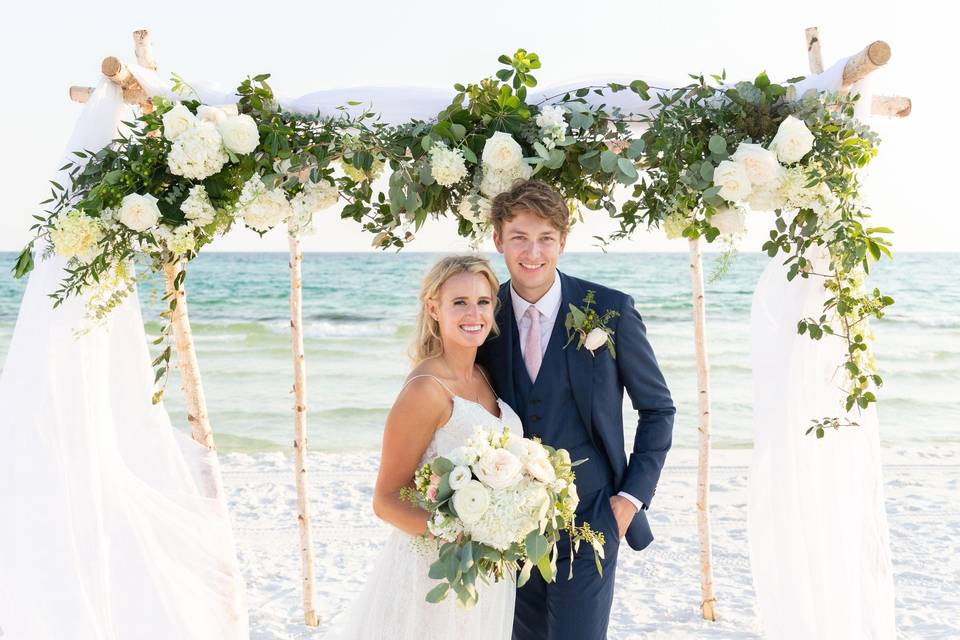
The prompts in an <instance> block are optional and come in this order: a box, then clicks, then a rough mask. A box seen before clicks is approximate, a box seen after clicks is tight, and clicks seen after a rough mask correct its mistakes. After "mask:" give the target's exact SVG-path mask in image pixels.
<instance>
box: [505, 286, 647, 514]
mask: <svg viewBox="0 0 960 640" xmlns="http://www.w3.org/2000/svg"><path fill="white" fill-rule="evenodd" d="M510 300H511V301H512V302H513V317H514V318H516V320H517V330H518V331H519V332H520V354H521V355H526V354H525V353H524V350H525V349H526V345H527V335H528V334H529V333H530V324H531V323H530V319H529V317H528V316H527V309H529V308H530V307H536V308H537V311H539V312H540V351H541V353H540V356H541V359H542V358H543V357H544V356H546V354H547V345H548V344H549V343H550V338H551V336H553V327H554V325H555V324H556V322H557V316H558V315H559V314H560V305H561V304H562V303H563V292H562V290H561V288H560V274H559V272H557V273H556V274H555V275H554V278H553V284H552V285H551V286H550V288H549V289H547V292H546V293H545V294H543V296H542V297H541V298H540V299H539V300H537V301H536V302H529V301H527V300H524V299H523V298H521V297H520V294H519V293H517V291H516V289H514V288H513V284H512V283H511V285H510ZM617 495H619V496H622V497H624V498H626V499H627V500H629V501H630V504H632V505H633V506H634V507H635V508H636V510H637V511H640V509H642V508H643V503H642V502H640V501H639V500H637V499H636V498H635V497H633V496H632V495H630V494H629V493H625V492H623V491H621V492H620V493H618V494H617Z"/></svg>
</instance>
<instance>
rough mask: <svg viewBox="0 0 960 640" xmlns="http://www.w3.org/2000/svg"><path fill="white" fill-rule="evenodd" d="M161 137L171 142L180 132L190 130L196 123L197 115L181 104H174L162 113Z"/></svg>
mask: <svg viewBox="0 0 960 640" xmlns="http://www.w3.org/2000/svg"><path fill="white" fill-rule="evenodd" d="M160 120H161V122H163V137H164V138H166V139H167V140H170V141H171V142H172V141H174V140H176V139H177V138H179V137H180V134H182V133H184V132H186V131H188V130H190V129H192V128H193V126H194V125H195V124H196V123H197V116H195V115H193V113H191V112H190V109H187V108H186V107H185V106H183V105H182V104H178V105H176V106H174V107H173V108H172V109H170V111H167V112H166V113H165V114H163V117H162V118H161V119H160Z"/></svg>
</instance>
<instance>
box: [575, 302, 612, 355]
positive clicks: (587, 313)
mask: <svg viewBox="0 0 960 640" xmlns="http://www.w3.org/2000/svg"><path fill="white" fill-rule="evenodd" d="M596 301H597V299H596V296H595V293H594V292H593V291H587V295H586V296H584V298H583V306H582V307H578V306H576V305H573V304H571V305H570V312H569V313H567V318H566V321H565V322H564V326H566V328H567V344H566V345H564V348H567V347H568V346H569V345H570V343H571V342H573V339H574V338H579V340H578V342H577V350H579V349H580V347H586V349H587V351H589V352H590V354H591V355H594V356H595V355H596V351H597V349H600V348H601V347H603V346H604V345H607V348H609V349H610V355H611V356H612V357H613V358H614V359H616V358H617V351H616V349H615V348H614V342H613V333H614V332H613V329H611V328H610V327H608V326H607V323H608V322H610V320H612V319H614V318H616V317H617V316H619V315H620V312H619V311H613V310H608V311H606V312H604V314H603V315H602V316H601V315H599V314H598V313H597V312H596V310H595V309H591V308H590V307H591V305H592V304H594V303H595V302H596Z"/></svg>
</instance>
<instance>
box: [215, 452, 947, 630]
mask: <svg viewBox="0 0 960 640" xmlns="http://www.w3.org/2000/svg"><path fill="white" fill-rule="evenodd" d="M695 455H696V453H695V452H694V451H673V452H671V455H670V457H669V459H668V461H667V467H666V468H665V469H664V473H663V476H662V479H661V483H660V486H659V487H658V490H657V500H656V504H655V505H654V508H653V509H652V510H651V512H650V518H651V525H652V527H653V530H654V535H656V537H657V539H656V541H655V542H654V544H653V545H652V546H651V547H649V548H648V549H647V550H645V551H642V552H634V551H631V550H629V549H626V548H625V550H624V551H623V552H622V553H621V554H620V561H619V565H618V575H617V593H616V598H615V601H614V605H613V613H612V616H611V622H610V631H609V637H610V638H612V639H616V640H619V639H626V638H657V639H666V638H670V639H673V638H716V639H719V638H729V639H738V640H740V639H744V638H760V637H762V630H761V629H760V626H759V622H758V620H757V616H756V612H755V609H754V593H753V584H752V582H751V577H750V561H749V555H748V551H747V540H746V503H747V473H748V465H749V456H750V452H749V451H731V450H717V451H714V458H713V476H712V500H713V507H712V523H713V533H714V535H713V539H714V567H715V568H714V571H715V583H716V592H717V598H718V610H719V614H720V620H719V621H718V622H716V623H707V622H704V621H702V620H701V619H700V617H699V608H698V602H699V569H698V567H699V564H698V555H697V532H696V517H695V510H694V493H695V487H696V464H695V463H696V460H695ZM377 462H378V454H374V453H354V454H338V455H334V454H311V468H310V474H311V475H310V485H311V492H312V494H311V498H312V501H313V509H314V511H313V514H314V529H313V533H314V544H315V548H316V557H317V566H316V570H317V596H318V598H317V600H318V602H317V605H318V611H319V614H320V617H321V626H320V628H319V629H311V628H309V627H306V626H304V625H303V624H302V605H301V603H302V600H301V590H300V579H299V578H300V555H299V543H298V533H297V522H296V496H295V494H294V487H293V465H292V462H291V460H290V459H289V458H287V457H285V456H284V455H281V454H258V455H253V456H251V455H244V454H231V455H227V456H224V457H223V459H222V464H223V470H224V482H225V485H226V488H227V491H228V499H229V503H230V508H231V511H232V515H233V524H234V530H235V532H236V536H237V544H238V547H239V553H240V561H241V566H242V568H243V572H244V576H245V578H246V581H247V590H248V596H247V597H248V603H249V606H250V624H251V637H252V638H253V639H254V640H268V639H270V640H273V639H283V638H322V637H323V635H324V631H325V629H326V628H328V625H329V624H330V621H331V620H332V619H333V617H334V616H336V614H337V613H339V612H340V611H341V610H342V609H343V608H344V607H345V606H346V605H347V604H348V603H349V602H350V601H351V599H352V598H353V597H354V596H355V594H357V593H358V591H359V590H360V587H361V585H362V584H363V581H364V580H365V579H366V575H367V572H368V571H369V563H370V562H371V560H372V559H373V558H374V557H375V554H376V552H377V550H378V548H379V544H380V542H381V541H382V540H383V539H384V537H385V536H386V534H387V532H388V529H387V526H386V525H384V524H383V523H381V522H379V521H378V520H376V519H375V517H374V516H373V513H372V512H371V510H370V500H371V494H372V487H373V481H374V477H375V473H376V467H377ZM884 462H885V467H884V473H885V478H886V499H887V511H888V514H889V520H890V542H891V545H892V553H893V562H894V575H895V580H896V590H897V625H898V628H899V637H901V638H960V500H958V498H960V491H958V489H960V487H958V478H960V447H956V446H951V447H939V448H938V447H936V446H933V445H924V447H923V448H917V449H904V448H896V449H893V448H888V449H885V450H884Z"/></svg>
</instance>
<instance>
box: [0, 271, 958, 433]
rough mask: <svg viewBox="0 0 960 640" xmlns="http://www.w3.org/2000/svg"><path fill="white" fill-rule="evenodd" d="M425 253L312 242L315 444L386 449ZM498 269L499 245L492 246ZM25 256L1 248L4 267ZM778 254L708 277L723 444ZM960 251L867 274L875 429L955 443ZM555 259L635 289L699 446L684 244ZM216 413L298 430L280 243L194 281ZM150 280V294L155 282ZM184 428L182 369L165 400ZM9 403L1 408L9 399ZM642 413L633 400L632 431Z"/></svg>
mask: <svg viewBox="0 0 960 640" xmlns="http://www.w3.org/2000/svg"><path fill="white" fill-rule="evenodd" d="M435 257H436V256H435V255H431V254H424V253H403V254H381V253H362V254H361V253H358V254H330V253H315V254H307V255H306V256H305V259H304V266H303V268H304V320H305V332H306V350H307V369H308V376H309V378H308V404H309V407H310V413H309V416H308V421H309V431H310V439H311V446H312V447H313V448H314V449H321V450H328V451H330V450H345V449H371V448H377V447H379V442H380V433H381V429H382V426H383V420H384V417H385V416H386V412H387V410H388V408H389V407H390V405H391V403H392V401H393V398H394V396H395V395H396V393H397V391H398V390H399V388H400V385H401V383H402V381H403V379H404V377H405V375H406V372H407V370H408V367H409V362H408V360H407V358H406V348H407V344H408V341H409V340H410V337H411V333H412V326H413V319H414V315H415V312H416V294H417V290H418V287H419V282H420V278H421V276H422V274H423V272H424V271H425V269H426V268H427V267H428V266H429V265H430V263H431V262H432V261H433V260H434V259H435ZM491 257H492V259H493V262H494V264H495V266H496V267H497V271H498V273H499V274H500V275H501V277H505V276H506V270H505V268H503V266H502V262H501V261H500V259H499V256H497V255H493V256H491ZM14 258H15V255H14V254H12V253H0V264H3V265H5V266H10V265H12V264H13V260H14ZM767 260H768V258H766V256H764V255H761V254H739V255H737V256H736V258H735V260H734V262H733V264H732V266H731V267H730V269H729V271H728V272H727V273H726V274H725V275H724V276H723V277H722V278H721V279H720V280H718V281H716V282H714V283H712V284H708V286H707V316H708V318H707V323H708V343H709V349H710V352H709V354H710V362H711V367H712V368H711V376H712V386H713V416H714V427H713V429H714V446H716V447H728V448H729V447H749V446H750V442H751V433H752V429H753V427H752V423H751V380H750V365H749V353H748V350H749V341H748V337H747V333H746V332H747V330H748V326H749V316H750V302H751V295H752V292H753V289H754V286H755V284H756V282H757V279H758V278H759V276H760V273H761V271H762V270H763V267H764V265H765V264H766V261H767ZM715 261H716V256H709V255H708V256H707V257H706V265H705V268H706V270H707V273H708V274H710V273H711V272H712V270H713V269H714V268H715V267H716V263H715ZM958 264H960V254H956V253H904V254H899V255H898V256H897V258H896V260H895V261H893V262H890V263H887V264H883V265H881V266H880V268H878V269H877V271H876V273H875V274H874V275H873V278H872V282H873V283H874V284H875V285H876V286H879V287H881V289H883V290H884V291H885V292H888V293H889V294H890V295H892V296H894V298H895V299H896V301H897V304H896V305H895V306H894V307H893V308H892V310H891V311H890V313H888V315H887V317H886V318H884V319H883V320H882V321H875V322H874V325H873V326H874V329H875V332H876V335H877V338H878V341H877V344H876V354H877V360H878V363H879V366H880V368H881V373H882V374H883V376H884V378H885V380H886V384H885V386H884V388H883V389H881V392H880V404H879V410H880V419H881V434H882V438H883V440H884V441H885V443H888V444H895V445H910V444H911V443H914V444H919V443H921V442H924V443H930V442H960V284H958V276H960V269H958ZM560 268H561V269H562V270H564V271H566V272H568V273H570V274H572V275H576V276H579V277H582V278H586V279H588V280H595V281H598V282H602V283H603V284H606V285H608V286H612V287H615V288H618V289H621V290H623V291H626V292H628V293H630V294H631V295H633V297H634V299H635V300H636V302H637V307H638V309H639V311H640V314H641V315H642V316H643V318H644V320H645V322H646V324H647V329H648V334H649V337H650V340H651V342H652V344H653V346H654V349H655V350H656V353H657V357H658V359H659V361H660V365H661V367H662V368H663V371H664V374H665V376H666V378H667V382H668V384H669V385H670V389H671V391H672V392H673V396H674V400H675V402H676V404H677V408H678V413H677V420H676V428H675V437H674V443H675V445H674V446H676V447H693V446H695V443H696V424H695V410H696V369H695V365H694V357H693V337H692V333H693V329H692V322H691V310H690V309H691V302H690V281H689V274H688V266H687V256H686V254H667V253H663V254H651V253H611V254H597V253H581V254H566V255H564V256H563V257H562V258H561V263H560ZM159 284H160V283H159V282H155V283H152V286H151V283H148V285H147V286H146V287H143V288H142V289H141V301H142V302H143V304H144V306H145V309H144V317H145V319H146V321H147V325H146V329H147V332H148V334H155V333H156V332H157V331H158V326H159V325H158V324H157V322H155V321H154V319H155V318H156V313H157V312H158V311H159V308H160V305H159V303H158V302H157V300H156V296H157V292H158V291H159ZM23 285H24V282H21V281H16V280H14V279H13V278H12V277H11V276H10V275H9V271H8V269H7V268H4V269H3V271H2V275H0V361H2V360H3V359H4V357H5V354H6V351H7V347H8V345H9V341H10V336H11V334H12V332H13V327H14V323H15V321H16V317H17V310H18V308H19V303H20V298H21V296H22V292H23ZM187 288H188V292H189V304H190V316H191V320H192V323H193V329H194V333H195V336H196V341H197V349H198V354H199V359H200V367H201V372H202V375H203V380H204V384H205V388H206V395H207V401H208V404H209V410H210V416H211V422H212V424H213V428H214V432H215V435H216V438H217V443H218V446H219V448H220V449H221V450H227V451H237V450H243V451H258V450H271V449H280V448H285V447H288V446H289V443H290V442H291V441H292V437H293V436H292V430H293V427H292V419H291V404H292V396H291V394H290V389H291V385H292V374H291V364H290V342H289V324H288V323H289V320H288V318H289V316H288V306H287V305H288V301H287V294H288V288H289V279H288V269H287V255H286V254H284V253H233V254H230V253H207V254H204V255H202V256H200V257H199V258H197V259H196V260H195V261H194V262H193V263H192V264H191V268H190V274H189V277H188V279H187ZM151 291H152V293H151ZM165 403H166V406H167V409H168V410H169V411H170V414H171V416H172V418H173V420H174V423H175V424H177V425H178V426H180V427H183V428H185V425H186V421H185V418H184V413H183V402H182V394H181V392H180V390H179V381H178V380H177V379H176V378H175V377H171V380H170V384H169V389H168V392H167V396H166V400H165ZM0 410H2V408H0ZM635 415H636V414H635V413H632V412H625V420H626V421H628V422H629V423H630V424H628V425H625V427H626V428H627V429H628V432H632V427H633V426H634V425H635Z"/></svg>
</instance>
